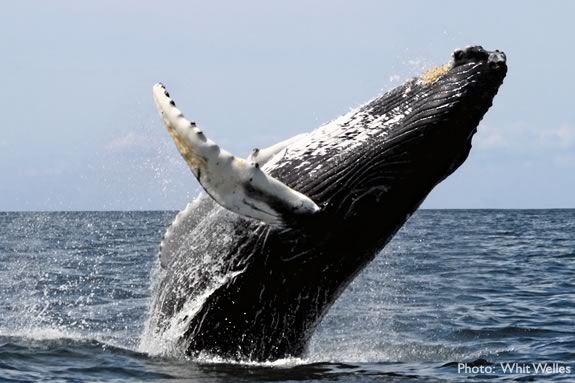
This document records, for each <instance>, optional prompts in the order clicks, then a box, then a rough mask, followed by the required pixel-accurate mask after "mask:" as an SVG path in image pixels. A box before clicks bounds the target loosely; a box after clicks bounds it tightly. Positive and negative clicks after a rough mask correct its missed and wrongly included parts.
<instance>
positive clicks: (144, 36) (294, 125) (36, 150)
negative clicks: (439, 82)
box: [0, 0, 575, 211]
mask: <svg viewBox="0 0 575 383" xmlns="http://www.w3.org/2000/svg"><path fill="white" fill-rule="evenodd" d="M573 15H575V2H572V1H546V2H535V1H489V0H482V1H475V2H470V1H459V0H458V1H434V2H431V1H401V2H398V1H393V2H392V1H364V0H359V1H353V2H352V1H300V0H297V1H294V0H290V1H265V0H253V1H241V2H240V1H109V0H103V1H92V2H81V1H76V0H74V1H72V0H70V1H63V0H55V1H49V2H48V1H40V0H38V1H27V0H19V1H6V2H3V5H2V11H1V12H0V49H2V55H1V56H0V57H1V58H0V79H1V82H2V91H1V92H0V105H1V106H0V108H1V109H0V111H1V113H0V211H19V210H34V211H35V210H132V209H137V210H158V209H174V210H176V209H181V208H183V207H184V206H185V205H186V203H187V202H188V201H190V200H192V199H193V198H194V196H195V195H197V193H198V190H199V187H198V184H197V181H196V180H195V179H194V177H193V175H192V174H191V172H190V171H189V170H188V168H187V166H186V165H185V163H184V161H183V160H181V158H180V156H179V154H178V152H177V151H176V149H175V147H174V145H173V143H172V142H171V140H170V138H169V136H168V134H167V132H166V131H165V128H164V127H163V125H162V123H161V121H160V119H159V117H158V115H157V112H156V111H155V108H154V105H153V101H152V85H153V84H154V83H155V82H157V81H162V82H163V83H165V84H166V86H167V87H168V89H170V93H171V94H172V96H173V97H174V99H175V100H176V102H177V103H178V106H179V107H180V108H181V109H182V110H183V111H184V113H186V115H187V116H188V117H190V118H191V119H194V120H196V121H197V122H198V124H199V125H200V126H201V127H202V129H203V130H204V131H205V132H206V133H207V134H208V136H210V137H211V138H213V139H214V140H215V141H216V142H218V143H219V144H220V145H221V146H222V147H224V148H225V149H227V150H229V151H231V152H232V153H234V154H236V155H239V156H247V154H248V153H249V152H250V151H251V149H252V148H253V147H265V146H268V145H271V144H273V143H275V142H277V141H280V140H282V139H285V138H288V137H290V136H293V135H295V134H297V133H301V132H305V131H309V130H312V129H315V128H317V127H318V126H320V125H321V124H323V123H325V122H328V121H330V120H332V119H334V118H335V117H337V116H338V115H340V114H343V113H345V112H347V111H349V110H350V109H351V108H353V107H356V106H358V105H360V104H362V103H364V102H366V101H368V100H369V99H371V98H373V97H375V96H378V95H380V94H382V93H383V92H384V91H386V90H389V89H391V88H393V87H394V86H396V85H399V84H401V83H402V82H403V81H405V80H407V79H409V78H410V77H412V76H415V75H417V74H419V73H420V72H421V71H422V70H424V69H425V68H429V67H431V66H434V65H438V64H442V63H445V62H447V61H448V60H449V59H450V55H451V53H452V52H453V50H454V49H456V48H461V47H465V46H467V45H483V46H484V47H485V48H487V49H491V50H493V49H501V50H503V51H505V52H506V53H507V56H508V65H509V72H508V75H507V78H506V80H505V82H504V84H503V86H502V87H501V89H500V91H499V94H498V95H497V97H496V98H495V101H494V106H493V107H492V109H491V110H490V111H489V112H488V113H487V115H486V116H485V118H484V120H483V121H482V122H481V124H480V126H479V131H478V133H477V134H476V136H475V137H474V140H473V149H472V151H471V154H470V156H469V158H468V159H467V161H466V163H465V164H464V165H463V166H462V167H461V168H459V170H458V171H457V172H456V173H455V174H453V175H452V176H451V177H449V178H448V179H447V180H446V181H444V182H443V183H442V184H440V185H439V186H438V187H437V188H436V189H435V190H434V191H432V193H431V194H430V195H429V197H428V199H427V200H426V202H425V203H424V205H423V207H424V208H575V108H574V98H573V89H574V85H575V80H574V75H573V66H574V63H575V49H573V46H574V45H575V24H574V23H573V22H572V18H573Z"/></svg>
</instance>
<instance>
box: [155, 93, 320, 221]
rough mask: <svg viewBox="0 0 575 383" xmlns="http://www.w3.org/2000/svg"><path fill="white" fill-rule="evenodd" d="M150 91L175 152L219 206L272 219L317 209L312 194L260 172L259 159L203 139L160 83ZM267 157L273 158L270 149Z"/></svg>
mask: <svg viewBox="0 0 575 383" xmlns="http://www.w3.org/2000/svg"><path fill="white" fill-rule="evenodd" d="M153 93H154V101H155V103H156V107H157V108H158V111H159V112H160V115H161V116H162V119H163V121H164V124H165V125H166V128H167V129H168V132H169V133H170V135H171V136H172V139H173V140H174V143H175V144H176V147H177V148H178V151H179V152H180V154H181V155H182V157H183V158H184V159H185V160H186V162H187V163H188V165H189V167H190V169H191V170H192V172H193V173H194V175H195V176H196V178H197V179H198V181H199V182H200V184H201V185H202V187H203V188H204V190H205V191H206V192H207V193H208V194H209V195H210V196H211V197H212V198H213V199H214V200H215V201H216V202H217V203H219V204H220V205H221V206H223V207H225V208H226V209H228V210H231V211H233V212H235V213H237V214H240V215H243V216H246V217H251V218H255V219H258V220H261V221H264V222H267V223H271V224H282V223H285V222H286V220H288V219H289V218H293V217H295V216H298V215H308V214H313V213H316V212H317V211H319V207H318V206H317V205H316V204H315V203H314V202H313V201H312V200H311V199H310V198H308V197H307V196H305V195H303V194H302V193H299V192H297V191H295V190H293V189H291V188H290V187H288V186H287V185H285V184H284V183H282V182H280V181H278V180H277V179H275V178H273V177H271V176H269V175H268V174H266V173H264V172H263V171H262V170H261V169H260V167H259V164H258V162H256V161H246V160H244V159H242V158H238V157H235V156H234V155H232V154H230V153H228V152H227V151H225V150H223V149H221V148H220V147H219V146H218V145H217V144H216V143H215V142H213V141H211V140H210V139H209V138H207V137H206V136H205V135H204V133H203V132H202V131H201V130H200V129H199V128H198V127H197V126H196V124H195V123H194V122H190V121H189V120H187V119H186V118H185V117H184V115H183V114H182V112H181V111H180V110H179V109H178V108H176V104H175V103H174V101H173V100H172V99H171V98H170V94H169V93H168V92H167V91H166V88H165V87H164V86H163V85H162V84H156V85H154V88H153ZM296 137H297V136H296ZM284 142H285V141H284ZM280 144H282V143H280ZM278 145H279V144H278ZM274 146H275V145H274ZM285 146H287V144H286V145H284V146H283V147H282V148H280V149H278V150H276V151H275V153H277V152H278V151H279V150H281V149H283V148H285ZM266 156H267V158H268V159H269V158H271V155H269V154H268V155H266ZM254 158H257V156H256V157H254ZM262 158H263V157H262Z"/></svg>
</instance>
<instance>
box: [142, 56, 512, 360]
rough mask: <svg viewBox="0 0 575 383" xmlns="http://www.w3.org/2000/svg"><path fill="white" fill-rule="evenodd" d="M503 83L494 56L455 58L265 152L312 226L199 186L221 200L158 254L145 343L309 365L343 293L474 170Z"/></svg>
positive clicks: (192, 208)
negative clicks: (468, 164) (441, 191)
mask: <svg viewBox="0 0 575 383" xmlns="http://www.w3.org/2000/svg"><path fill="white" fill-rule="evenodd" d="M506 70H507V67H506V63H505V56H504V55H503V54H502V53H500V52H498V51H496V52H487V51H485V50H483V49H482V48H480V47H471V48H467V49H465V50H462V51H456V52H455V53H454V59H453V61H452V63H451V64H450V65H446V66H444V67H440V68H437V69H435V70H434V71H432V72H428V73H426V74H425V75H423V76H422V77H419V78H416V79H413V80H409V81H407V82H406V83H405V84H403V85H402V86H399V87H398V88H396V89H394V90H392V91H390V92H388V93H386V94H384V95H383V96H381V97H378V98H376V99H374V100H372V101H370V102H368V103H367V104H365V105H363V106H361V107H359V108H358V109H356V110H354V111H352V112H350V113H348V114H346V115H344V116H342V117H340V118H338V119H336V120H334V121H332V122H331V123H329V124H326V125H324V126H322V127H320V128H319V129H317V130H315V131H313V132H311V133H309V134H305V135H301V136H298V137H296V138H294V139H293V140H290V141H288V142H286V144H285V145H282V146H281V147H280V149H279V150H275V151H272V152H270V153H271V154H270V155H269V156H267V158H265V161H266V162H265V163H262V164H260V165H261V170H262V171H263V173H265V175H266V176H269V177H273V179H275V180H278V181H279V182H281V183H282V184H283V185H285V186H287V188H288V189H286V190H290V189H291V190H293V191H297V192H298V193H300V194H301V195H302V197H301V198H303V199H305V198H306V197H307V198H308V199H309V200H311V201H313V202H311V201H310V203H315V205H314V206H317V208H314V209H315V210H314V209H312V210H309V209H308V210H309V211H307V210H306V213H305V214H303V213H302V214H299V213H297V214H296V213H293V214H290V213H289V209H287V208H284V207H283V205H282V206H279V205H278V203H277V202H275V200H273V201H272V200H271V199H270V198H268V196H267V194H266V192H260V191H255V192H254V191H253V190H251V189H250V188H249V183H247V181H246V184H245V185H242V189H241V190H243V191H245V193H246V196H247V197H246V196H243V197H242V198H243V199H241V201H243V202H242V203H245V204H246V205H247V206H248V207H246V209H251V208H252V207H253V208H254V209H256V207H257V206H259V205H257V206H256V205H254V204H252V203H251V199H250V198H252V196H254V198H256V197H257V198H260V197H261V198H260V199H259V200H258V201H264V202H268V201H269V206H271V207H272V208H274V207H275V206H278V207H277V209H275V210H273V209H272V210H270V211H272V212H274V211H278V212H280V213H278V214H279V216H280V217H281V222H279V223H276V224H274V223H273V222H272V223H269V222H264V221H262V220H258V219H254V218H250V217H253V216H248V217H246V216H243V215H241V213H240V214H238V212H239V211H241V209H242V206H239V205H234V206H239V207H236V208H230V207H229V206H227V205H226V202H225V201H223V199H224V197H218V195H224V194H225V193H220V194H217V193H218V192H219V191H218V190H220V191H221V190H223V187H220V186H213V187H211V186H210V187H211V188H210V187H206V186H205V184H207V183H208V182H209V180H208V181H206V180H205V179H204V180H203V185H204V187H205V189H206V190H207V191H208V194H210V195H211V196H212V197H214V198H213V199H212V198H210V197H208V196H206V197H203V198H200V199H198V200H196V201H194V202H193V203H192V204H190V205H189V206H188V208H186V209H185V210H184V211H183V212H181V213H179V214H178V217H177V218H176V221H175V222H174V224H172V226H171V227H170V228H169V229H168V231H167V233H166V236H165V238H164V241H163V243H162V250H161V264H162V270H161V272H160V277H159V278H160V280H159V284H158V288H157V289H156V296H155V298H154V308H153V314H152V318H151V320H150V332H151V333H152V334H154V336H156V337H159V338H164V339H165V340H168V341H173V342H174V344H175V347H176V348H179V349H181V350H183V351H184V352H186V353H187V354H191V355H196V354H198V353H202V352H205V353H208V354H215V355H219V356H222V357H225V358H233V359H251V360H268V359H277V358H281V357H287V356H298V355H301V354H302V353H303V352H304V351H305V348H306V345H307V342H308V340H309V338H310V337H311V335H312V333H313V331H314V329H315V328H316V326H317V324H318V323H319V322H320V320H321V318H322V317H323V316H324V315H325V314H326V312H327V310H328V309H329V307H330V306H331V304H332V303H333V302H334V301H335V300H336V298H337V297H338V296H339V294H340V293H341V292H342V291H343V290H344V289H345V287H346V286H347V285H348V284H349V282H350V281H351V280H352V279H353V278H354V277H355V276H356V275H357V274H358V273H359V272H360V271H361V270H362V269H363V267H365V266H366V265H367V264H368V263H369V262H370V261H371V260H372V259H373V258H374V257H375V255H376V254H377V253H378V252H379V251H380V250H381V249H382V248H383V247H384V246H385V244H386V243H387V242H388V241H389V240H390V239H391V238H392V237H393V235H394V234H395V233H396V232H397V230H399V228H400V227H401V226H402V225H403V224H404V222H405V221H406V220H407V219H408V218H409V216H410V215H411V214H412V213H413V212H414V211H415V210H416V209H417V207H418V206H419V205H420V204H421V203H422V202H423V200H424V199H425V197H426V196H427V195H428V193H429V192H430V191H431V190H432V189H433V188H434V187H435V186H436V185H437V184H438V183H439V182H440V181H442V180H443V179H445V178H446V177H447V176H448V175H449V174H451V173H452V172H453V171H454V170H455V169H457V168H458V167H459V166H460V165H461V164H462V163H463V161H464V160H465V159H466V158H467V155H468V153H469V150H470V148H471V137H472V136H473V134H474V133H475V131H476V128H477V126H478V124H479V121H480V120H481V119H482V117H483V115H484V114H485V112H486V111H487V110H488V109H489V107H490V106H491V103H492V99H493V97H494V96H495V94H496V93H497V90H498V88H499V86H500V84H501V83H502V81H503V78H504V77H505V74H506ZM166 95H167V96H168V97H169V95H168V94H167V92H166ZM171 105H174V104H173V102H171ZM159 108H162V106H161V105H159ZM166 123H167V124H168V122H166ZM192 125H193V126H195V125H194V124H193V123H192ZM174 139H175V140H176V141H177V137H175V138H174ZM176 144H177V145H179V146H178V148H179V149H180V151H181V152H182V149H181V148H180V146H181V145H183V144H181V143H178V142H176ZM182 154H183V155H184V157H185V158H186V155H185V154H184V153H183V152H182ZM202 158H204V159H206V158H208V157H202ZM256 158H257V157H256ZM187 160H188V158H187ZM208 160H209V158H208V159H207V160H206V161H208ZM209 161H211V160H209ZM189 163H190V161H189ZM256 167H257V165H256ZM198 173H201V172H198ZM194 174H196V172H194ZM196 176H197V177H198V179H200V177H205V175H202V174H200V175H198V174H196ZM250 181H251V179H250ZM200 182H202V179H200ZM212 184H213V183H212ZM220 184H221V183H220ZM218 187H219V188H220V189H217V188H218ZM211 190H212V191H213V190H215V191H214V192H211ZM225 190H232V189H229V188H228V189H225ZM229 193H235V191H232V192H229ZM300 194H298V196H299V195H300ZM214 195H215V196H214ZM298 198H299V197H298ZM215 201H217V202H218V203H219V204H218V203H217V202H215ZM222 201H223V202H222ZM297 201H300V200H299V199H298V200H297ZM254 203H255V202H254ZM303 203H308V202H307V199H306V200H305V201H304V202H303ZM220 205H223V206H225V207H227V209H226V208H224V207H222V206H220ZM254 206H256V207H254ZM294 206H295V205H294ZM297 206H304V205H297ZM306 206H307V205H306ZM310 206H311V205H310ZM234 209H235V210H234ZM294 209H295V208H294ZM310 209H311V208H310ZM318 209H319V210H318ZM230 210H232V211H230ZM256 210H257V211H259V209H256ZM316 210H317V211H316ZM256 214H259V213H257V212H256ZM262 214H268V213H265V212H262ZM264 218H265V217H264Z"/></svg>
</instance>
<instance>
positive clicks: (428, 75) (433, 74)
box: [418, 46, 507, 86]
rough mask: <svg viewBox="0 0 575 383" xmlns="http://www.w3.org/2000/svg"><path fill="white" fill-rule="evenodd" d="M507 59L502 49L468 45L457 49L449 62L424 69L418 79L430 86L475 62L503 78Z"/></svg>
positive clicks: (478, 67)
mask: <svg viewBox="0 0 575 383" xmlns="http://www.w3.org/2000/svg"><path fill="white" fill-rule="evenodd" d="M506 61H507V57H506V55H505V53H503V52H502V51H499V50H495V51H492V52H490V51H487V50H485V49H483V47H481V46H468V47H466V48H464V49H456V50H455V51H454V52H453V54H452V60H451V61H450V62H449V63H447V64H443V65H439V66H435V67H432V68H430V69H428V70H426V71H424V72H423V73H422V74H421V75H420V76H419V78H418V80H419V83H420V84H423V85H428V86H429V85H432V84H433V83H435V82H436V81H437V80H439V79H441V78H442V77H444V76H448V75H449V74H450V71H452V70H456V69H457V68H458V67H461V66H465V65H468V66H469V65H473V64H476V65H477V64H484V65H483V66H486V67H487V69H488V70H489V71H491V72H493V74H495V77H498V76H497V73H499V75H500V77H501V80H502V79H503V77H505V74H506V72H507V62H506ZM481 66H482V65H479V66H477V67H476V69H478V70H480V69H481ZM483 69H485V68H483Z"/></svg>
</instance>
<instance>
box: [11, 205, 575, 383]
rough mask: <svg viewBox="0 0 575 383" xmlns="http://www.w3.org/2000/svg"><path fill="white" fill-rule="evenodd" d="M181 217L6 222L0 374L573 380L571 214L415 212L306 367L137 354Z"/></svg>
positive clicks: (342, 305) (333, 319) (291, 362)
mask: <svg viewBox="0 0 575 383" xmlns="http://www.w3.org/2000/svg"><path fill="white" fill-rule="evenodd" d="M173 216H174V213H172V212H90V213H68V212H63V213H0V380H1V381H14V382H15V381H18V382H23V381H39V380H42V381H69V382H76V381H77V382H81V381H160V380H166V381H168V380H169V381H178V380H182V381H192V382H194V381H198V382H207V381H209V382H212V381H223V382H228V381H295V382H297V381H306V382H307V381H345V382H348V381H362V382H363V381H381V380H389V381H406V380H416V381H417V380H419V381H436V380H469V378H471V379H472V380H473V379H474V380H477V381H483V380H486V379H490V380H506V381H507V380H512V381H515V380H517V381H528V380H530V379H532V378H536V379H538V380H539V379H540V378H545V379H552V380H564V381H575V210H539V211H526V210H523V211H504V210H476V211H465V210H459V211H430V210H427V211H420V212H418V213H417V214H416V215H415V216H414V217H412V219H411V220H410V221H409V222H408V223H407V225H406V226H405V227H404V228H403V229H402V230H401V231H400V232H399V234H398V235H397V236H396V238H395V239H394V240H393V241H392V242H391V243H390V245H389V246H388V247H387V248H386V249H385V250H384V251H383V252H382V253H381V254H380V255H379V256H378V257H377V258H376V259H375V261H374V262H373V263H372V264H371V265H370V267H369V268H367V269H366V270H365V271H364V272H363V273H362V274H361V275H360V276H359V277H358V278H357V279H356V281H355V282H354V283H353V284H352V285H351V286H350V287H349V288H348V289H347V290H346V292H345V293H344V295H343V296H342V297H341V298H340V299H339V300H338V302H337V303H336V304H335V306H334V307H333V308H332V310H331V311H330V313H329V315H328V316H327V317H326V318H325V320H324V321H323V323H322V325H321V326H320V329H319V331H318V332H317V333H316V335H315V336H314V338H313V340H312V342H311V345H310V349H309V353H308V355H307V356H306V357H304V358H302V359H287V360H282V361H277V362H274V363H266V364H256V363H253V364H237V363H236V364H234V363H226V361H224V360H213V359H212V360H186V359H184V358H179V357H177V356H167V355H164V356H155V355H157V352H155V351H157V350H155V349H154V345H153V341H152V342H150V341H149V340H148V341H147V342H145V344H146V347H143V346H141V345H140V342H141V337H142V333H143V330H144V324H145V321H146V317H147V313H148V309H149V304H150V295H151V293H152V292H151V286H152V278H153V275H152V271H153V270H154V269H155V267H156V265H157V253H158V244H159V242H160V238H161V235H162V233H163V231H164V228H165V226H166V225H167V224H168V223H169V222H170V221H171V219H172V218H173ZM459 363H467V365H466V367H467V368H468V369H471V368H474V369H475V370H473V371H469V370H467V371H466V370H465V368H464V367H463V365H460V364H459ZM504 363H517V365H516V366H519V367H525V366H527V367H530V371H527V370H526V368H524V369H523V371H517V370H516V369H515V370H514V371H513V372H510V371H506V372H505V371H503V367H504V366H505V364H504ZM537 363H548V366H549V367H550V368H552V366H555V372H553V371H551V373H550V374H545V375H535V373H536V372H535V371H534V368H535V367H537V366H542V365H538V364H537ZM553 363H557V364H556V365H553ZM510 367H513V365H510ZM480 369H481V371H479V370H480ZM561 369H563V373H561ZM565 370H570V372H568V373H565ZM538 373H540V371H538Z"/></svg>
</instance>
